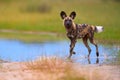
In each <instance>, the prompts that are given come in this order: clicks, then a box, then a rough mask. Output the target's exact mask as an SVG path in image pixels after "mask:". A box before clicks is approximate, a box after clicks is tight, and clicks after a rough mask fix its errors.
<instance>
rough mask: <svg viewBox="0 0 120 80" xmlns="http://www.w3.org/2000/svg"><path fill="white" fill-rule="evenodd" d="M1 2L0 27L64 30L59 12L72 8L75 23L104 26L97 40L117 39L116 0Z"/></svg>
mask: <svg viewBox="0 0 120 80" xmlns="http://www.w3.org/2000/svg"><path fill="white" fill-rule="evenodd" d="M0 6H1V7H0V29H10V30H11V29H12V30H19V31H39V32H41V31H42V32H55V33H59V34H65V29H64V27H63V25H62V20H61V18H60V16H59V13H60V11H62V10H64V11H66V12H67V13H70V12H71V11H73V10H74V11H76V12H77V17H76V19H75V22H76V23H87V24H92V25H102V26H104V29H105V30H104V32H103V33H100V34H97V35H95V36H96V38H97V39H98V40H105V41H108V42H117V43H120V31H119V30H120V3H119V0H105V1H104V0H0ZM2 34H3V33H2ZM2 34H1V33H0V35H1V36H2ZM9 35H12V34H9ZM13 35H16V36H19V35H17V34H13ZM3 36H4V34H3ZM24 36H25V35H24ZM27 36H28V35H26V37H27ZM30 36H31V35H30ZM33 37H34V36H33ZM40 37H43V36H40ZM37 38H38V37H37Z"/></svg>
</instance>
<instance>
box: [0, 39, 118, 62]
mask: <svg viewBox="0 0 120 80" xmlns="http://www.w3.org/2000/svg"><path fill="white" fill-rule="evenodd" d="M69 44H70V42H69V41H67V40H62V41H45V42H31V43H26V42H23V41H20V40H9V39H0V59H1V60H3V61H11V62H24V61H31V60H35V59H37V58H39V57H42V56H46V57H55V56H56V57H60V58H62V59H64V60H66V59H67V57H68V55H69ZM89 45H90V47H91V49H92V52H91V55H90V58H87V54H88V51H87V48H86V47H85V46H84V44H83V43H82V42H80V41H78V42H77V44H76V46H75V49H74V51H75V52H76V54H75V55H73V56H72V58H71V61H72V62H75V63H81V64H109V63H119V58H120V56H119V55H120V45H109V44H98V46H99V53H100V56H99V58H97V57H96V54H95V47H94V46H93V45H92V44H89Z"/></svg>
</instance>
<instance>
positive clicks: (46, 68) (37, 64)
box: [25, 57, 86, 80]
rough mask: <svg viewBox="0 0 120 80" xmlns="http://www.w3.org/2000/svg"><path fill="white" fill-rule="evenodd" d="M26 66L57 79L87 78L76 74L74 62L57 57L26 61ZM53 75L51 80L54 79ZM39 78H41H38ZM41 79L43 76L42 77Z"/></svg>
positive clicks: (78, 79) (74, 79) (79, 79)
mask: <svg viewBox="0 0 120 80" xmlns="http://www.w3.org/2000/svg"><path fill="white" fill-rule="evenodd" d="M25 65H26V67H27V68H28V69H30V70H32V71H37V72H38V73H39V72H40V73H41V72H42V73H45V74H46V75H44V76H46V77H47V75H48V74H50V75H51V76H54V78H55V80H86V79H85V78H84V77H83V76H81V75H79V76H78V75H74V70H73V69H72V64H71V63H70V62H66V61H64V60H62V59H60V58H57V57H40V58H39V59H37V60H35V61H31V62H27V63H25ZM52 78H53V77H51V78H50V79H49V80H53V79H54V78H53V79H52ZM38 79H39V78H38ZM40 79H41V78H40Z"/></svg>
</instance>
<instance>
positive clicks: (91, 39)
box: [89, 37, 99, 57]
mask: <svg viewBox="0 0 120 80" xmlns="http://www.w3.org/2000/svg"><path fill="white" fill-rule="evenodd" d="M89 40H90V43H92V44H93V45H95V47H96V56H97V57H98V56H99V52H98V46H97V44H96V42H95V41H94V39H93V37H92V38H89Z"/></svg>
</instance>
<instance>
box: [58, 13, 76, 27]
mask: <svg viewBox="0 0 120 80" xmlns="http://www.w3.org/2000/svg"><path fill="white" fill-rule="evenodd" d="M60 16H61V18H62V19H63V24H64V26H65V28H66V29H70V28H75V24H74V22H73V20H74V18H75V17H76V12H74V11H73V12H71V13H70V15H69V16H67V14H66V13H65V12H64V11H61V13H60Z"/></svg>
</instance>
